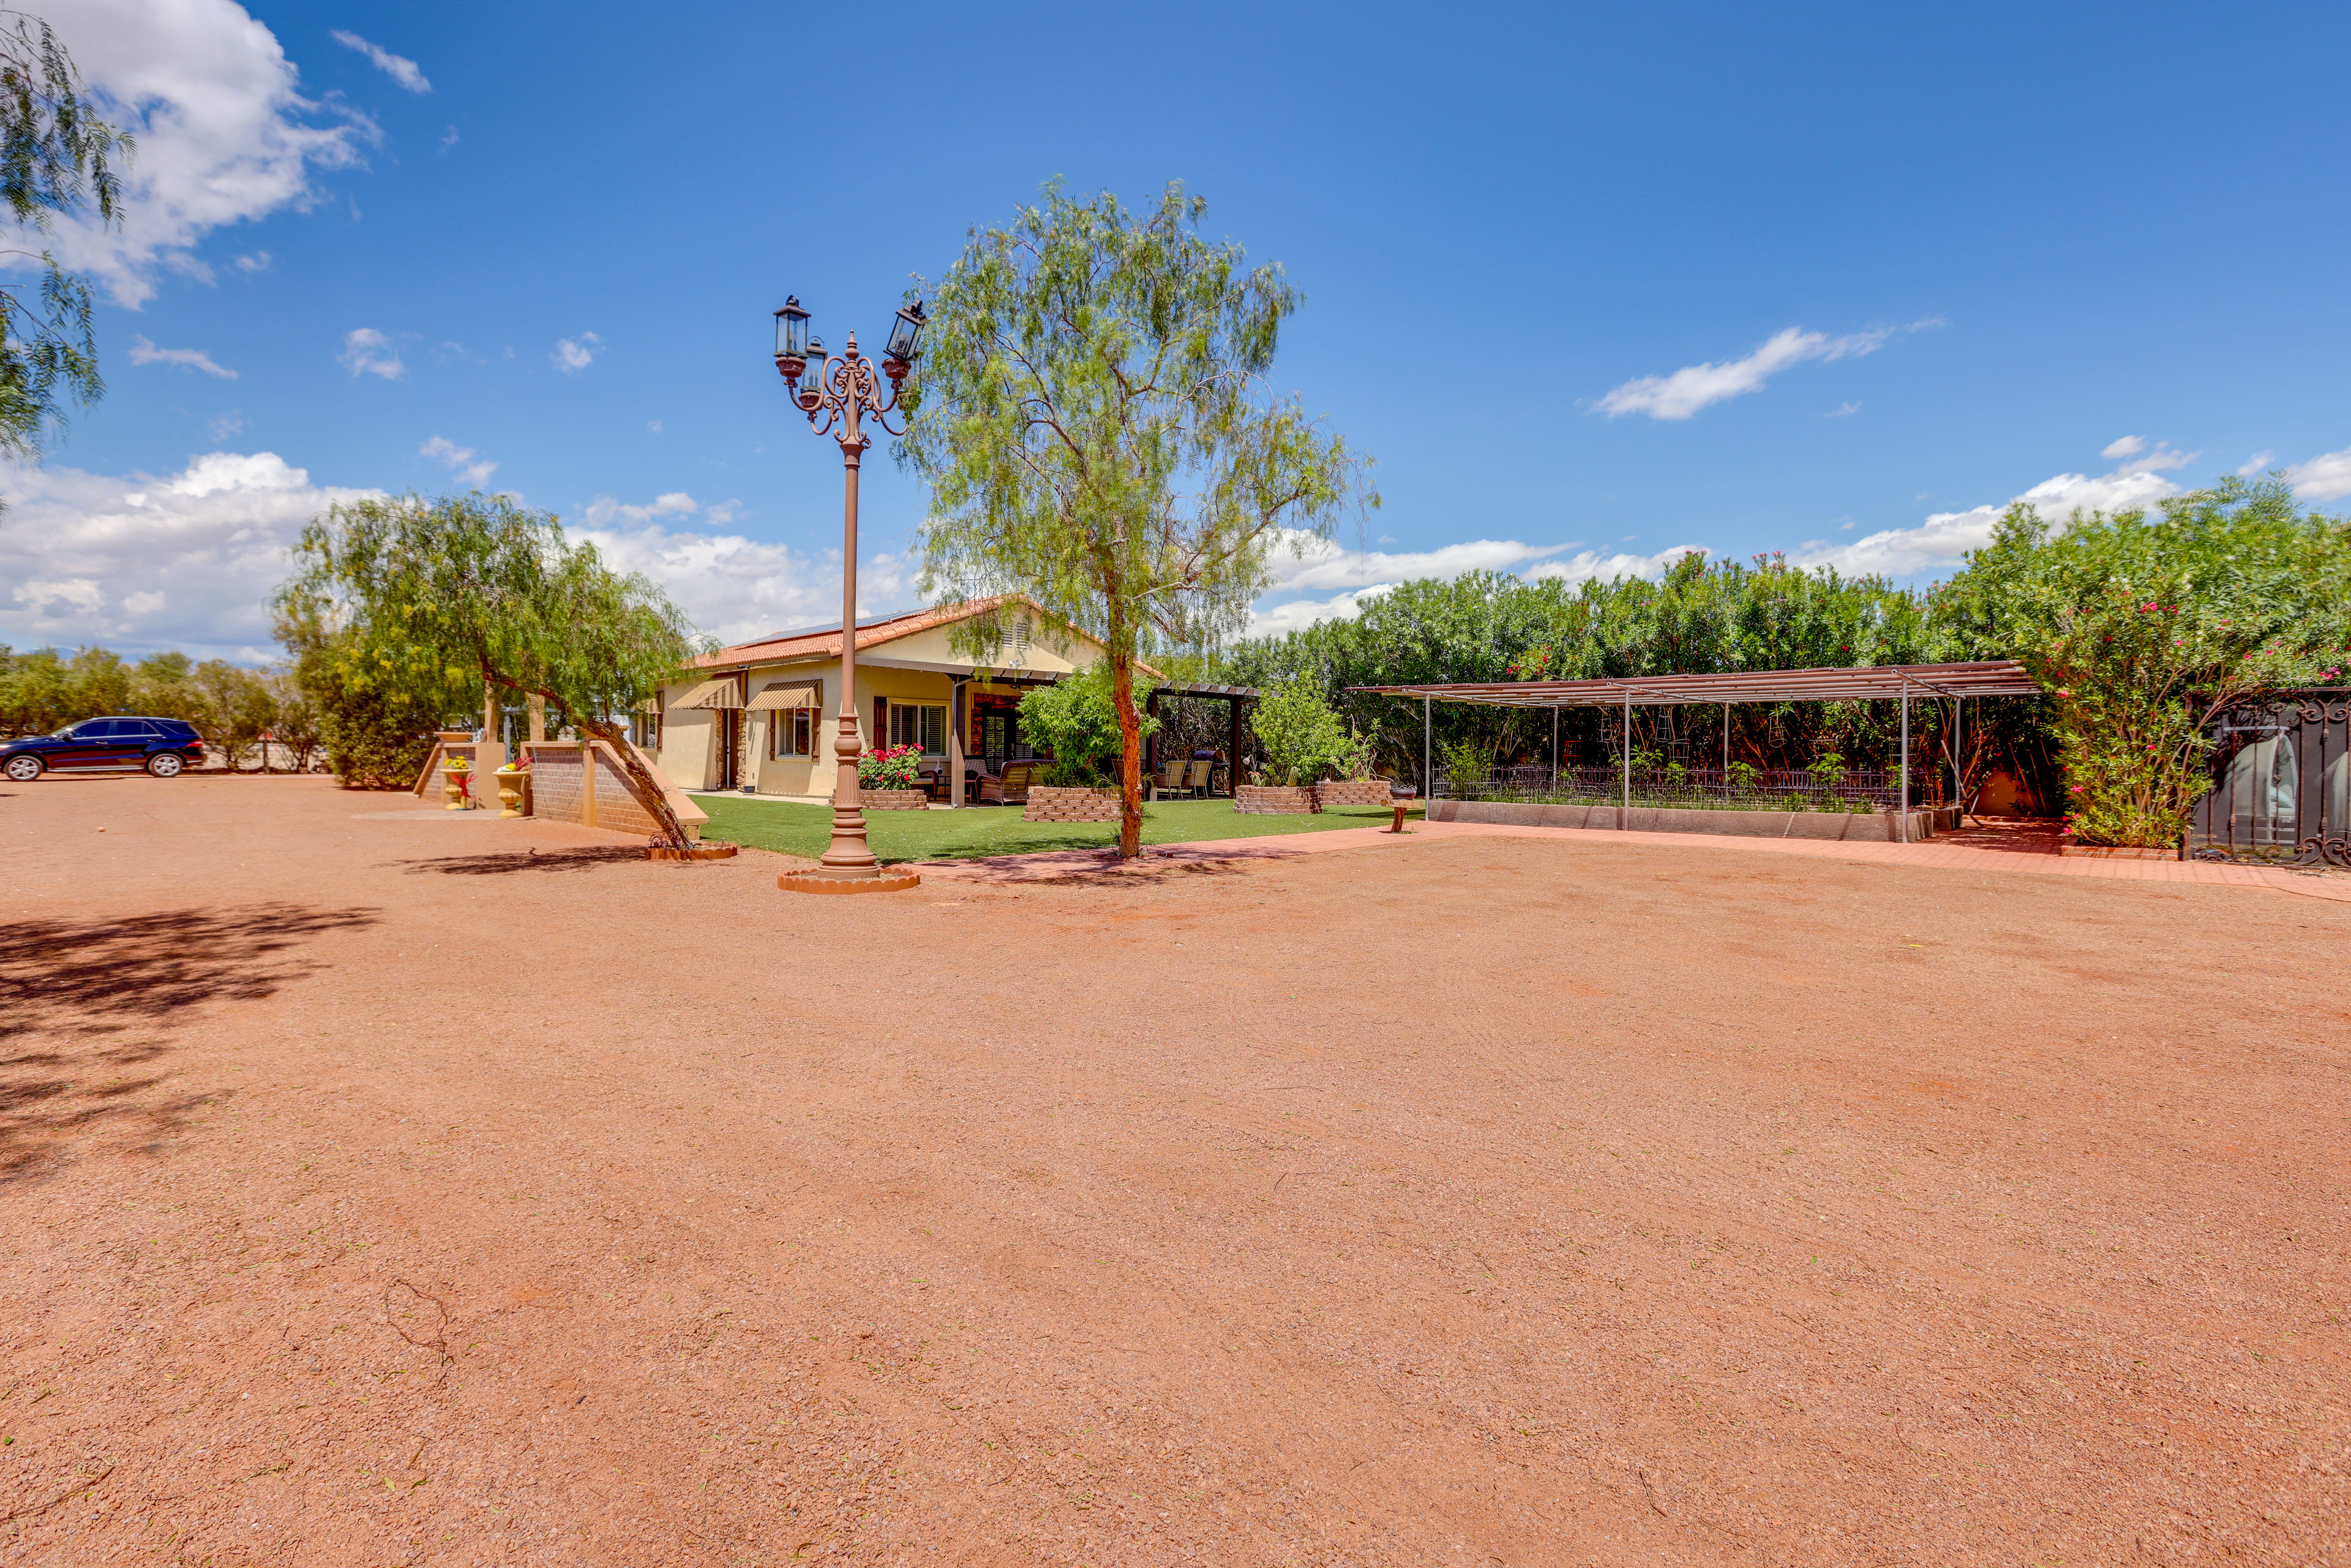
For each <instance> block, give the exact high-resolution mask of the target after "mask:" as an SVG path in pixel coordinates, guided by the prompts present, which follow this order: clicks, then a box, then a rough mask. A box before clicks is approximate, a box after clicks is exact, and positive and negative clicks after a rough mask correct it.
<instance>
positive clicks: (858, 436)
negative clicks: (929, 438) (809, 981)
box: [776, 295, 923, 893]
mask: <svg viewBox="0 0 2351 1568" xmlns="http://www.w3.org/2000/svg"><path fill="white" fill-rule="evenodd" d="M808 325H809V313H808V312H807V311H806V310H805V309H803V308H801V307H800V302H799V296H798V295H794V296H792V297H791V298H788V299H786V300H785V301H784V308H782V309H780V310H778V311H777V312H776V370H777V372H778V374H780V375H781V376H782V377H783V378H784V382H785V385H786V386H787V387H788V388H789V390H790V392H791V398H792V401H793V402H795V403H797V404H798V405H799V410H800V412H801V413H804V414H806V415H807V416H808V422H809V428H810V429H811V430H813V431H815V432H816V434H819V435H828V434H829V435H831V436H832V438H833V440H834V441H835V442H837V443H838V444H840V446H841V490H842V499H841V727H840V732H839V733H838V734H837V735H836V736H835V737H834V739H833V743H832V751H833V757H834V759H835V760H836V762H837V763H838V764H839V768H838V771H837V775H836V779H835V782H834V784H833V790H832V842H831V845H829V846H828V847H827V848H826V850H825V852H824V859H823V860H822V861H821V862H819V864H818V866H817V868H816V869H815V870H814V871H810V872H799V873H789V874H787V875H784V876H780V877H778V878H777V879H776V881H777V885H778V886H779V887H783V888H786V889H789V890H792V891H795V892H800V893H884V892H891V891H894V890H896V889H899V888H907V887H913V886H914V885H916V884H917V883H920V882H921V881H922V880H923V879H922V878H921V877H920V876H918V875H916V874H915V873H912V872H885V871H884V870H883V867H882V864H881V862H878V861H876V860H875V859H874V858H873V850H872V846H871V845H870V844H868V843H867V842H866V841H865V810H864V807H863V806H862V803H861V802H860V800H859V795H858V783H857V758H858V757H859V756H860V755H861V754H862V752H863V750H864V749H865V748H864V746H863V743H862V742H861V741H860V740H859V738H858V735H857V471H858V467H859V465H860V463H861V462H862V459H863V458H864V456H865V453H866V449H867V448H869V447H871V446H872V444H873V438H872V436H870V435H868V434H865V422H866V421H867V420H868V419H871V420H872V422H873V423H876V424H878V425H880V426H881V427H882V428H883V430H886V431H888V432H889V433H890V434H893V435H903V434H905V432H904V430H903V429H902V428H900V427H898V426H896V425H893V424H892V423H890V419H889V416H890V414H891V413H893V411H894V410H895V409H896V408H897V407H898V392H899V390H900V388H901V386H902V385H903V384H904V382H905V379H906V372H907V371H910V370H912V369H913V368H914V343H915V340H917V339H918V338H920V337H921V335H922V330H923V306H922V302H921V301H920V300H917V301H915V302H914V304H913V305H911V306H909V307H907V308H904V309H902V310H900V311H899V312H898V316H897V319H896V320H895V321H893V323H892V324H891V330H890V337H889V340H888V346H887V347H886V348H885V349H884V350H883V358H882V364H881V375H879V376H877V375H876V374H875V373H874V365H873V361H871V360H869V359H866V358H865V357H864V356H863V355H862V354H860V353H859V352H858V351H857V334H856V333H854V332H852V333H851V334H849V346H848V347H847V348H846V349H844V350H842V351H841V355H840V357H838V358H832V357H831V356H828V355H827V354H826V353H825V351H824V340H822V339H820V338H812V337H810V335H809V329H808ZM883 377H887V378H888V379H889V382H890V390H889V392H888V394H887V395H886V396H885V395H884V394H883V391H882V379H883ZM880 738H881V737H878V736H877V737H875V739H876V740H877V741H879V739H880Z"/></svg>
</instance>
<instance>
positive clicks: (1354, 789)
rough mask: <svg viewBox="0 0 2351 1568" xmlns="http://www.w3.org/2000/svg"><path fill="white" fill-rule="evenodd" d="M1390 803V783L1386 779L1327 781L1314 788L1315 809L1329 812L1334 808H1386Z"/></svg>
mask: <svg viewBox="0 0 2351 1568" xmlns="http://www.w3.org/2000/svg"><path fill="white" fill-rule="evenodd" d="M1387 803H1388V781H1387V780H1386V779H1324V780H1323V781H1322V783H1320V784H1317V785H1316V786H1314V809H1315V810H1318V811H1327V810H1330V809H1331V808H1332V807H1333V806H1384V805H1386V804H1387Z"/></svg>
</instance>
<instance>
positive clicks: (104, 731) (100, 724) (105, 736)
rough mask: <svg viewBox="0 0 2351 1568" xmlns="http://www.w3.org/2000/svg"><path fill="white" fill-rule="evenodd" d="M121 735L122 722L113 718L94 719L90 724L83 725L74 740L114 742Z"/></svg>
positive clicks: (75, 734)
mask: <svg viewBox="0 0 2351 1568" xmlns="http://www.w3.org/2000/svg"><path fill="white" fill-rule="evenodd" d="M121 733H122V721H121V720H120V719H112V718H94V719H91V720H90V721H89V723H88V724H85V725H83V726H82V727H80V728H79V729H77V730H75V731H74V738H75V739H76V740H112V739H113V738H114V737H116V736H118V735H120V734H121Z"/></svg>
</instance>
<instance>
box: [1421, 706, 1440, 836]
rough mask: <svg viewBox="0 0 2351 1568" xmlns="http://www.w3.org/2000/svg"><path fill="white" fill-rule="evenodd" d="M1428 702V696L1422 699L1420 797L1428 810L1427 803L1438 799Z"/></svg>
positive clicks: (1424, 808) (1424, 807)
mask: <svg viewBox="0 0 2351 1568" xmlns="http://www.w3.org/2000/svg"><path fill="white" fill-rule="evenodd" d="M1428 704H1429V698H1427V697H1426V696H1423V697H1422V698H1421V699H1420V799H1421V801H1422V807H1421V809H1422V810H1424V811H1426V810H1427V804H1426V803H1427V802H1428V801H1431V800H1436V799H1437V771H1436V768H1437V765H1436V763H1435V762H1433V761H1432V760H1431V757H1432V753H1431V752H1430V750H1429V717H1428Z"/></svg>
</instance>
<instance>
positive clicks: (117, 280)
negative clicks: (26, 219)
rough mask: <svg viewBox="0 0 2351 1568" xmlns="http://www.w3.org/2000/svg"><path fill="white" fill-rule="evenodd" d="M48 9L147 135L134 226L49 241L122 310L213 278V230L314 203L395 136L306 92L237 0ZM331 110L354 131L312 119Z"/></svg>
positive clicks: (135, 174) (131, 210)
mask: <svg viewBox="0 0 2351 1568" xmlns="http://www.w3.org/2000/svg"><path fill="white" fill-rule="evenodd" d="M42 15H43V16H45V17H47V19H48V20H49V21H50V22H51V23H52V24H53V25H54V26H56V27H57V32H58V35H59V36H60V37H63V38H64V39H65V40H66V43H67V46H68V47H69V48H71V49H72V51H73V57H74V63H75V64H76V65H77V66H78V67H79V68H80V69H81V73H82V77H83V79H84V80H85V81H86V82H87V83H88V84H89V87H90V89H91V90H92V92H93V93H94V94H95V95H97V96H98V97H99V99H101V100H102V106H103V109H104V110H105V112H106V114H107V116H108V118H109V119H110V120H113V121H114V123H115V124H116V125H117V126H118V127H119V128H120V129H121V130H124V131H130V132H131V133H132V134H134V135H135V136H136V137H137V138H138V141H139V149H138V153H137V156H136V157H135V158H134V159H132V160H131V163H130V165H129V168H128V169H127V171H126V176H127V177H126V178H125V180H124V203H123V217H122V223H121V225H120V226H119V227H116V228H103V227H101V226H99V225H98V224H96V223H95V222H92V221H88V220H87V219H82V220H75V221H71V222H66V223H60V224H59V225H57V229H56V231H55V233H54V234H53V235H51V236H49V245H50V247H51V248H52V249H53V250H54V251H55V252H56V254H57V259H58V260H60V261H61V262H63V263H65V264H66V265H67V266H68V267H73V268H74V269H76V270H78V271H83V272H87V273H89V274H90V275H91V276H92V277H95V278H96V279H97V280H98V282H99V284H100V285H101V286H102V287H104V289H105V290H106V292H107V293H108V294H109V295H110V297H111V298H113V299H114V301H115V302H116V303H117V304H120V305H123V306H127V307H129V308H132V309H137V308H140V307H141V306H142V305H143V304H145V302H146V301H147V300H148V299H150V298H152V297H153V296H154V293H155V289H156V277H157V275H158V274H159V273H161V272H165V271H171V272H178V273H183V274H185V275H188V276H191V277H197V278H200V279H206V280H209V279H210V277H212V270H211V268H210V267H207V266H206V265H205V264H204V261H203V260H202V259H200V258H199V257H198V256H197V255H196V246H198V244H199V243H200V242H202V241H203V239H204V237H205V236H206V235H210V234H212V233H213V232H214V231H215V230H218V229H222V228H225V227H228V226H231V225H235V224H240V223H249V222H252V221H255V220H256V219H259V218H262V217H265V216H266V215H268V214H272V213H276V212H279V211H281V210H285V209H288V208H292V209H303V208H307V207H308V206H310V205H312V204H314V203H315V202H316V201H317V200H318V199H319V191H318V189H317V187H316V185H315V183H314V176H315V175H316V174H317V173H318V172H321V171H326V170H334V169H345V168H350V167H354V166H356V165H358V164H359V163H360V155H361V152H362V150H363V149H365V148H368V147H371V146H374V145H376V144H378V143H379V142H380V141H381V140H382V137H381V131H379V130H378V129H377V127H376V125H375V122H374V121H373V120H371V119H370V118H368V117H367V116H366V115H365V114H363V113H360V111H359V110H354V109H351V108H350V107H349V106H347V105H341V104H338V103H334V102H331V101H328V102H321V101H318V100H313V99H307V98H305V97H303V96H302V94H301V92H300V90H299V75H298V72H297V71H296V69H295V68H294V66H293V64H292V63H291V62H290V61H288V60H287V57H286V53H285V50H284V49H283V48H282V47H280V46H279V44H278V41H277V37H276V35H274V34H273V33H271V32H270V30H269V29H268V28H267V27H266V26H264V25H262V24H261V23H260V22H258V21H256V20H255V19H254V17H253V16H250V15H248V14H247V13H246V10H245V9H244V8H243V7H242V6H240V5H235V4H234V3H233V0H57V4H56V5H50V6H47V7H45V8H44V9H43V11H42ZM321 116H330V117H333V118H335V119H337V120H339V121H340V123H334V124H319V123H313V122H312V121H314V120H317V119H318V118H319V117H321ZM10 265H12V266H15V267H19V268H22V267H30V266H36V265H37V257H24V256H16V257H11V258H10Z"/></svg>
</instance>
